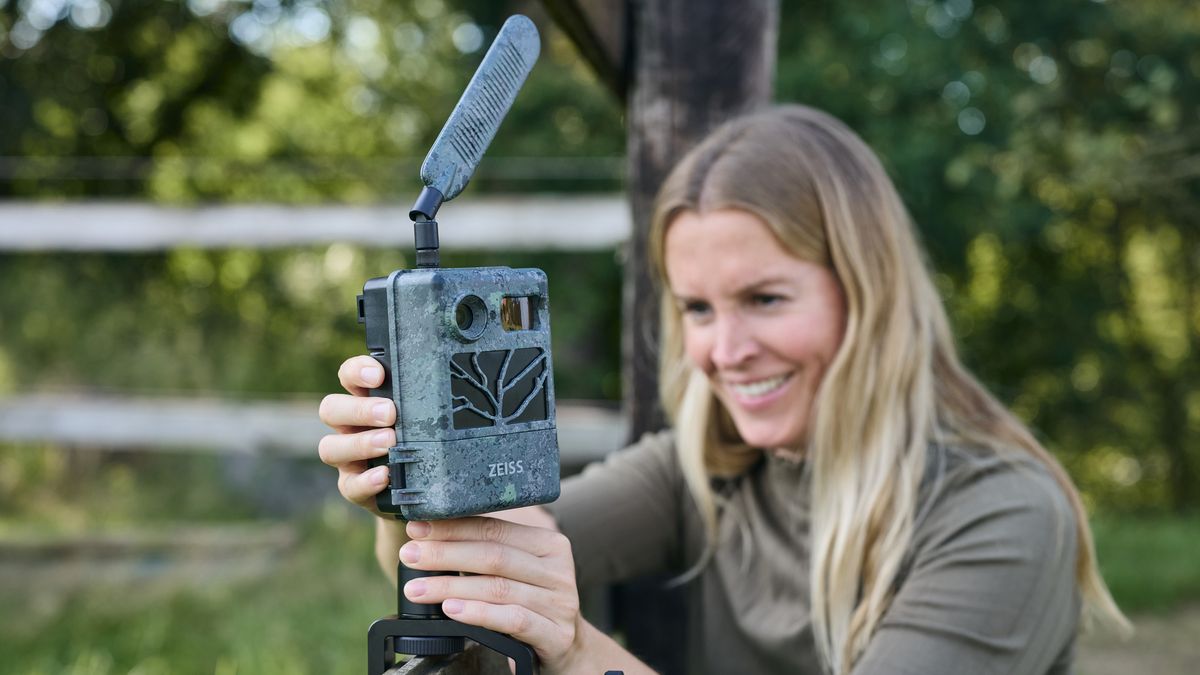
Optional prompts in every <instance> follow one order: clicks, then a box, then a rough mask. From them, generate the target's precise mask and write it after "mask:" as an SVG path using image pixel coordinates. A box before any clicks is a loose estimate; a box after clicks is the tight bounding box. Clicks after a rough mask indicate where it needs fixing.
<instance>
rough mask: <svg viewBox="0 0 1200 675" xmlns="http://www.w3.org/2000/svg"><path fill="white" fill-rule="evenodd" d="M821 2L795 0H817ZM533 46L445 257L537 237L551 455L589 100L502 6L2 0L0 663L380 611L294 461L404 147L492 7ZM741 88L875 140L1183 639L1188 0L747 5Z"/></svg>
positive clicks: (80, 666)
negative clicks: (549, 353)
mask: <svg viewBox="0 0 1200 675" xmlns="http://www.w3.org/2000/svg"><path fill="white" fill-rule="evenodd" d="M827 5H828V6H827ZM516 11H520V12H523V13H527V14H529V15H530V16H531V17H533V18H534V20H535V21H536V22H537V23H538V25H539V28H540V29H541V30H542V34H543V49H542V58H541V60H540V62H539V64H538V65H537V66H536V67H535V69H534V70H533V73H532V75H531V76H530V77H529V80H528V82H527V84H526V86H525V88H524V90H523V91H522V93H521V95H520V96H519V97H518V99H517V102H516V104H515V105H514V107H513V109H512V112H511V113H510V115H509V116H508V119H507V121H506V122H505V123H504V125H503V126H502V127H501V129H500V133H499V134H498V135H497V137H496V140H495V142H494V143H493V145H492V147H491V150H490V151H489V153H488V156H487V158H485V159H484V161H483V163H482V165H481V167H480V170H479V172H478V173H477V174H476V177H475V178H474V179H473V181H472V184H471V187H470V188H468V190H467V191H466V193H465V194H464V195H463V196H462V197H460V198H459V199H458V200H456V201H455V202H453V203H451V204H449V205H448V206H447V207H446V208H444V209H443V211H442V214H441V216H442V217H441V222H442V236H443V261H444V264H447V265H455V266H459V265H483V264H503V265H509V266H513V267H517V266H536V267H540V268H542V269H544V270H545V271H546V272H547V273H548V275H549V279H550V295H551V298H552V299H553V302H554V326H553V336H554V340H555V343H554V350H555V361H556V368H555V371H556V373H555V374H556V390H557V395H558V397H559V398H560V399H564V400H565V399H571V400H572V401H573V402H574V403H573V404H571V405H568V406H567V407H568V408H569V411H568V414H567V415H565V417H564V418H563V419H561V425H562V427H563V428H564V433H565V434H568V435H569V436H570V437H569V438H565V439H564V453H566V452H567V449H566V446H570V448H571V455H570V459H569V463H571V462H573V463H575V464H578V463H580V462H582V461H585V460H586V459H587V458H588V457H593V456H600V455H603V453H604V452H606V451H607V450H609V449H611V448H613V447H615V446H616V444H617V443H619V442H620V439H621V437H622V434H621V432H620V420H619V419H618V418H617V414H616V412H615V409H616V404H617V402H618V401H619V400H620V398H621V395H622V392H621V376H620V331H621V325H620V324H621V318H620V316H621V279H622V269H621V265H622V260H623V254H622V241H623V240H624V239H625V238H626V237H627V236H628V231H629V227H630V226H629V220H630V216H629V214H628V212H627V207H626V206H625V198H624V194H623V179H624V166H625V164H624V159H623V155H624V153H625V148H626V145H625V143H626V141H625V129H624V126H623V119H622V114H623V113H622V107H621V104H620V103H619V102H618V101H617V100H616V99H615V98H614V97H613V96H612V95H611V94H610V93H609V92H608V91H607V90H606V88H605V87H604V86H603V85H602V84H601V83H600V82H598V81H597V79H596V78H595V76H594V75H592V73H591V70H590V69H589V67H588V66H587V65H586V63H585V62H584V61H583V60H582V59H581V58H580V56H579V54H578V53H577V52H576V50H575V48H574V47H573V45H572V43H571V42H570V41H569V40H568V39H567V38H566V37H565V36H564V35H563V34H562V33H560V32H559V31H557V30H556V29H555V27H554V25H553V22H552V21H551V20H550V19H549V18H548V17H547V16H546V13H545V11H544V10H543V9H542V6H541V5H540V4H538V3H535V2H501V3H497V2H485V1H483V0H413V1H411V2H410V1H407V0H405V1H399V0H338V1H333V0H252V1H245V0H0V654H3V657H2V658H0V673H72V674H79V675H82V674H85V673H86V674H88V675H92V674H96V675H99V674H108V673H139V674H140V675H149V674H155V673H219V674H222V675H231V674H233V673H243V674H245V673H264V674H265V673H283V672H287V673H291V674H297V673H333V672H352V671H359V670H361V665H362V663H363V659H364V656H365V654H364V651H363V648H364V645H365V634H366V628H367V626H368V625H369V624H370V622H371V621H372V620H374V619H375V618H377V617H379V616H381V615H383V614H387V613H390V612H391V611H393V608H394V591H393V590H392V589H391V588H390V587H389V586H388V584H387V582H386V581H385V580H384V578H383V576H382V575H381V574H380V573H379V572H378V570H377V569H376V567H375V563H374V560H373V557H372V554H371V542H370V535H371V528H370V526H369V519H368V518H367V517H366V515H365V514H364V513H359V512H356V511H355V510H354V509H352V508H351V507H349V506H347V505H345V504H343V503H342V502H341V500H340V498H339V497H338V496H337V493H336V489H335V474H334V472H333V471H332V469H329V468H327V467H325V466H323V465H321V464H320V463H319V461H318V460H317V459H316V451H315V444H316V440H317V438H319V436H320V435H321V434H322V433H325V432H324V430H323V427H322V426H321V425H320V423H319V422H318V421H317V420H316V406H317V403H318V402H319V400H320V398H321V397H322V396H323V395H324V394H326V393H331V392H334V391H336V390H337V389H338V385H337V379H336V372H337V366H338V364H339V363H340V362H341V361H342V360H343V359H344V358H346V357H347V356H349V355H351V354H357V353H360V352H362V351H363V346H362V345H363V343H362V334H361V329H360V327H359V326H358V325H357V324H356V322H355V305H354V297H355V295H356V294H357V293H359V292H361V288H362V283H363V281H365V280H366V279H367V278H368V277H372V276H379V275H383V274H386V273H388V272H390V271H391V270H393V269H396V268H398V267H404V266H406V265H407V264H408V260H409V258H410V253H409V249H410V247H411V235H410V234H409V233H410V231H411V230H410V226H409V224H408V221H407V218H406V217H405V213H406V212H407V208H408V205H409V204H410V203H411V200H412V199H413V198H414V197H415V196H416V194H417V192H418V191H419V187H420V184H419V180H418V178H417V170H418V167H419V164H420V161H421V159H422V158H423V156H424V153H425V151H426V150H427V148H428V146H429V144H430V143H431V142H432V140H433V138H434V136H436V134H437V132H438V131H439V129H440V128H441V124H442V122H443V120H444V119H445V117H446V115H447V114H448V112H449V110H450V109H451V108H452V107H453V105H454V103H455V101H456V100H457V98H458V96H459V94H460V93H461V91H462V88H463V87H464V86H465V84H466V81H467V80H468V79H469V77H470V75H471V74H472V73H473V71H474V69H475V67H476V65H477V64H478V61H479V59H480V58H481V57H482V53H483V50H484V49H485V48H486V46H487V45H488V44H489V43H490V41H491V39H492V37H493V36H494V35H495V32H496V31H497V30H498V28H499V26H500V24H501V23H502V22H503V20H504V19H505V18H506V17H507V16H508V15H509V14H511V13H513V12H516ZM776 72H777V79H776V98H777V99H778V100H781V101H798V102H804V103H808V104H811V105H815V106H818V107H821V108H824V109H826V110H828V111H830V112H832V113H833V114H835V115H837V116H838V117H840V118H842V119H843V120H845V121H846V122H848V123H849V124H850V126H851V127H853V128H854V129H856V130H857V131H858V132H859V133H860V134H861V135H863V137H864V138H865V139H866V140H867V141H868V143H870V144H871V145H872V147H874V148H875V149H876V151H877V152H878V153H879V154H880V155H881V157H882V158H883V159H884V162H885V164H886V165H887V167H888V169H889V171H890V173H891V175H892V177H893V178H894V180H895V181H896V183H897V185H898V186H899V188H900V190H901V192H902V194H903V195H904V197H905V200H906V202H907V204H908V206H909V208H910V210H911V211H912V213H913V215H914V217H915V219H916V221H917V223H918V224H919V227H920V230H921V233H922V236H923V240H924V243H925V246H926V248H927V250H928V253H929V258H930V262H931V264H932V266H933V267H934V268H935V269H936V271H937V274H936V278H937V281H938V283H939V285H940V288H941V290H942V292H943V294H944V297H945V300H946V302H947V305H948V307H949V310H950V313H951V316H952V319H953V321H954V325H955V329H956V331H957V336H958V338H959V341H960V345H961V348H962V351H963V353H964V358H965V360H966V362H967V363H968V365H969V366H970V367H971V368H972V369H973V370H974V371H975V372H976V373H977V374H979V375H980V377H981V378H982V379H983V380H984V381H985V382H986V383H987V384H988V385H989V386H990V387H991V388H992V390H993V391H995V392H996V393H997V394H998V395H999V397H1000V398H1001V400H1003V401H1005V402H1006V403H1008V404H1009V405H1011V406H1012V407H1013V409H1014V410H1015V411H1016V412H1017V413H1018V414H1019V415H1020V416H1021V417H1022V418H1023V419H1024V420H1026V421H1027V422H1028V423H1029V424H1030V425H1031V426H1032V427H1033V428H1034V429H1035V431H1036V432H1037V434H1038V436H1039V437H1040V438H1041V439H1042V440H1043V442H1044V443H1046V445H1047V446H1048V447H1049V448H1050V449H1051V450H1052V451H1053V452H1054V453H1055V454H1056V455H1057V456H1058V457H1059V459H1060V460H1061V461H1062V462H1063V463H1064V464H1065V466H1066V467H1067V469H1068V470H1069V472H1070V473H1071V475H1072V476H1073V477H1074V479H1075V481H1076V482H1077V484H1078V485H1079V487H1080V489H1081V491H1082V492H1083V495H1084V498H1085V501H1086V503H1087V506H1088V508H1089V509H1090V511H1091V513H1092V516H1093V523H1094V527H1095V530H1096V538H1097V546H1098V549H1099V555H1100V561H1101V567H1102V569H1103V572H1104V575H1105V577H1106V579H1107V580H1108V582H1109V584H1110V585H1111V587H1112V590H1113V592H1114V594H1115V595H1116V598H1117V601H1118V603H1119V604H1120V605H1121V606H1122V607H1123V608H1124V609H1125V610H1126V611H1127V612H1130V613H1131V614H1132V615H1133V617H1134V619H1135V623H1137V625H1138V626H1139V628H1140V631H1139V634H1138V636H1137V637H1136V638H1135V639H1134V640H1133V641H1132V642H1129V643H1118V642H1116V641H1114V640H1111V639H1108V638H1106V637H1105V636H1100V637H1099V638H1090V639H1085V641H1084V644H1083V647H1082V649H1081V664H1080V672H1081V673H1083V674H1084V675H1087V674H1088V673H1093V674H1097V675H1103V674H1105V673H1119V672H1130V671H1132V670H1134V669H1135V668H1137V669H1139V670H1142V671H1150V672H1161V673H1183V672H1192V671H1191V669H1192V668H1194V667H1195V665H1194V664H1195V663H1196V662H1198V660H1200V647H1198V646H1197V641H1196V639H1195V638H1196V636H1197V635H1200V563H1198V562H1197V561H1200V359H1198V358H1197V353H1198V348H1200V87H1198V86H1197V80H1198V78H1200V5H1198V4H1196V3H1194V2H1190V1H1188V0H1173V1H1167V0H1138V1H1137V2H1134V1H1132V0H1107V2H1105V1H1103V0H1060V1H1059V2H1052V3H1045V2H1044V3H1030V2H1026V1H1024V0H997V1H995V2H990V1H985V0H976V1H973V0H907V2H901V1H898V0H870V1H863V2H856V3H798V2H783V3H781V16H780V32H779V54H778V62H777V68H776Z"/></svg>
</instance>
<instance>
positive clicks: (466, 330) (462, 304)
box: [446, 295, 488, 341]
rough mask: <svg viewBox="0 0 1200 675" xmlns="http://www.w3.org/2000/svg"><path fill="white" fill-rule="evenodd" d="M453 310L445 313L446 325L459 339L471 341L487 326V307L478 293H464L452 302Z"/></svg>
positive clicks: (480, 334) (476, 338)
mask: <svg viewBox="0 0 1200 675" xmlns="http://www.w3.org/2000/svg"><path fill="white" fill-rule="evenodd" d="M453 307H454V312H453V313H452V314H447V316H446V320H447V325H448V327H449V328H450V330H451V331H453V332H455V333H457V334H458V337H459V339H462V340H467V341H472V340H478V339H479V338H480V337H482V336H483V333H484V331H485V330H486V329H487V326H488V308H487V305H485V304H484V302H483V298H480V297H479V296H478V295H464V296H463V297H461V298H459V300H458V302H456V303H454V305H453Z"/></svg>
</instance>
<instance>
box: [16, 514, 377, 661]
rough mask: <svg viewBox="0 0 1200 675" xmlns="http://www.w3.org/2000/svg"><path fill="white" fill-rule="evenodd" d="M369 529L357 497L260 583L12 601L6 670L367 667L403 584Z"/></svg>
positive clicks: (311, 527) (314, 526)
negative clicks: (382, 563) (395, 583)
mask: <svg viewBox="0 0 1200 675" xmlns="http://www.w3.org/2000/svg"><path fill="white" fill-rule="evenodd" d="M370 533H371V527H370V525H369V523H367V522H366V521H365V518H359V517H356V515H355V516H352V515H350V507H349V506H342V505H340V504H337V505H331V506H330V508H329V509H327V512H326V516H325V517H324V518H321V519H318V520H317V521H316V522H312V523H309V524H308V525H307V526H306V527H305V531H304V534H303V536H302V542H301V544H300V545H299V546H298V547H297V550H295V552H294V554H293V555H292V556H290V557H289V558H288V559H287V560H285V561H284V562H283V563H282V564H281V565H280V567H279V569H278V571H277V573H275V574H273V575H271V576H270V577H267V578H263V579H260V580H257V581H255V582H253V583H242V584H239V585H236V586H231V587H223V588H213V589H204V591H203V592H183V593H176V594H174V595H171V596H168V597H149V598H141V599H138V598H136V597H132V598H131V597H130V594H129V593H128V592H124V593H123V592H120V591H118V590H114V589H108V590H106V589H95V590H92V591H88V592H87V593H84V594H80V595H79V596H78V597H74V598H71V599H69V600H67V601H66V603H65V604H64V605H62V606H61V607H58V608H57V609H56V611H53V612H52V613H51V615H50V616H43V617H40V618H38V617H36V615H37V614H38V613H37V612H36V611H32V610H31V611H30V613H28V614H27V613H25V612H18V611H12V610H11V609H9V610H6V611H5V612H3V614H2V615H0V654H3V655H4V657H3V659H0V673H4V674H9V673H11V674H13V675H16V674H21V675H43V674H44V675H51V674H54V675H115V674H117V673H131V674H133V673H136V674H137V675H168V674H170V675H190V674H192V673H196V674H199V673H204V674H215V675H258V674H261V675H268V674H271V675H283V674H287V675H307V674H310V673H311V674H314V675H316V674H321V675H327V674H329V673H350V672H361V671H362V670H363V668H364V666H365V662H366V634H367V628H368V627H369V626H370V624H371V622H372V621H374V620H375V619H377V618H379V617H380V616H383V615H385V614H388V613H391V612H394V611H395V591H393V590H392V588H391V586H390V585H389V584H388V583H387V582H386V581H385V580H384V577H383V576H382V574H381V573H380V572H379V571H378V569H377V568H376V566H375V563H374V560H373V557H372V554H371V541H370ZM133 595H134V596H136V594H133ZM5 604H9V603H5ZM12 606H13V605H12V604H9V607H12ZM16 606H17V607H20V606H21V605H20V604H17V605H16ZM31 616H34V617H35V618H32V619H31V618H30V617H31Z"/></svg>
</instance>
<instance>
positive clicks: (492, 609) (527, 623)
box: [442, 598, 575, 662]
mask: <svg viewBox="0 0 1200 675" xmlns="http://www.w3.org/2000/svg"><path fill="white" fill-rule="evenodd" d="M442 611H444V612H445V613H446V614H447V615H448V616H451V617H453V618H454V619H456V620H458V621H461V622H462V623H466V624H471V625H473V626H481V627H483V628H488V629H490V630H494V631H496V632H498V633H504V634H507V635H511V636H512V637H514V638H516V639H517V640H520V641H521V642H524V643H526V644H529V645H531V646H533V648H534V649H535V650H537V652H538V656H539V657H540V658H541V659H542V660H543V661H544V662H545V661H548V659H547V658H546V657H547V655H548V654H561V653H563V652H565V651H566V649H567V648H568V647H569V646H570V645H571V642H572V641H573V640H574V639H575V630H574V624H573V623H567V624H559V623H555V622H554V621H552V620H550V619H548V618H546V617H544V616H542V615H540V614H538V613H537V612H534V611H532V610H529V609H527V608H525V607H522V606H520V605H496V604H492V603H489V602H480V601H478V600H459V599H457V598H454V599H450V600H446V601H445V602H443V603H442Z"/></svg>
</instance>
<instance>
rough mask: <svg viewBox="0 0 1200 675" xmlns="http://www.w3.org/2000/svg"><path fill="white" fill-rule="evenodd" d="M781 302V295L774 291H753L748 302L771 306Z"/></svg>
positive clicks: (755, 304) (757, 305) (756, 305)
mask: <svg viewBox="0 0 1200 675" xmlns="http://www.w3.org/2000/svg"><path fill="white" fill-rule="evenodd" d="M781 302H783V296H782V295H776V294H774V293H755V294H754V295H751V296H750V304H752V305H754V306H755V307H771V306H773V305H778V304H779V303H781Z"/></svg>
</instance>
